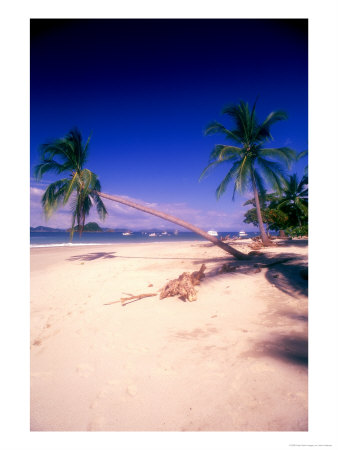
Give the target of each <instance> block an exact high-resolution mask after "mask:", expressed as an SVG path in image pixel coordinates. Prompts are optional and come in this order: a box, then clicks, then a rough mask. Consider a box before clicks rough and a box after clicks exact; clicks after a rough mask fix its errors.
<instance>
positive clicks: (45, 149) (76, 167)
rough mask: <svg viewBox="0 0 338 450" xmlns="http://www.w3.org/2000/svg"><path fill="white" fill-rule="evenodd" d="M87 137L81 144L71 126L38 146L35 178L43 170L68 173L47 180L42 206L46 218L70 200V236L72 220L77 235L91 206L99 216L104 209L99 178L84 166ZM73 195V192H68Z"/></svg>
mask: <svg viewBox="0 0 338 450" xmlns="http://www.w3.org/2000/svg"><path fill="white" fill-rule="evenodd" d="M89 141H90V137H89V138H88V139H87V142H86V143H85V144H84V143H83V141H82V136H81V133H80V132H79V131H78V130H77V129H76V128H74V129H72V130H71V131H70V132H69V133H68V135H66V136H65V137H64V138H61V139H57V140H54V141H52V142H47V143H45V144H42V145H41V147H40V157H41V162H40V164H38V165H37V166H36V167H35V177H36V178H37V179H38V180H39V179H41V178H42V176H43V175H44V174H45V173H48V172H54V173H57V174H61V173H64V172H67V173H68V177H67V178H62V179H60V180H57V181H55V182H54V183H51V184H50V185H49V186H48V187H47V189H46V191H45V192H44V194H43V196H42V200H41V203H42V206H43V210H44V213H45V216H46V218H49V217H50V216H51V215H52V214H53V212H54V211H55V210H56V209H57V208H58V207H59V206H61V205H65V204H66V203H68V201H69V200H71V210H72V224H71V229H70V237H71V239H72V237H73V234H74V226H75V222H76V223H77V228H78V230H79V235H80V236H81V234H82V231H83V228H84V224H85V218H86V217H87V216H88V214H89V212H90V209H91V207H92V206H93V205H95V206H96V209H97V212H98V214H99V217H100V218H101V219H104V218H105V217H106V215H107V210H106V208H105V206H104V204H103V202H102V200H101V198H100V197H99V196H98V195H97V191H100V190H101V185H100V181H99V180H98V178H97V176H96V175H95V173H93V172H91V171H90V170H88V169H86V168H84V164H85V162H86V160H87V155H88V146H89ZM72 194H73V195H72Z"/></svg>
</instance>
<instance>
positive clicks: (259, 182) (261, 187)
mask: <svg viewBox="0 0 338 450" xmlns="http://www.w3.org/2000/svg"><path fill="white" fill-rule="evenodd" d="M253 175H254V178H255V181H256V185H257V190H258V194H259V196H260V197H261V199H262V201H263V202H264V201H265V199H266V188H265V183H264V179H263V177H261V175H260V173H259V172H258V171H257V170H255V169H253Z"/></svg>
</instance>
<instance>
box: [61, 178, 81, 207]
mask: <svg viewBox="0 0 338 450" xmlns="http://www.w3.org/2000/svg"><path fill="white" fill-rule="evenodd" d="M79 186H80V177H79V174H78V173H77V172H75V173H73V177H72V179H71V181H70V183H69V186H68V188H67V192H66V193H65V196H64V199H63V204H64V205H65V204H66V203H67V202H68V200H69V197H70V195H71V193H72V192H73V191H74V189H76V188H77V187H79Z"/></svg>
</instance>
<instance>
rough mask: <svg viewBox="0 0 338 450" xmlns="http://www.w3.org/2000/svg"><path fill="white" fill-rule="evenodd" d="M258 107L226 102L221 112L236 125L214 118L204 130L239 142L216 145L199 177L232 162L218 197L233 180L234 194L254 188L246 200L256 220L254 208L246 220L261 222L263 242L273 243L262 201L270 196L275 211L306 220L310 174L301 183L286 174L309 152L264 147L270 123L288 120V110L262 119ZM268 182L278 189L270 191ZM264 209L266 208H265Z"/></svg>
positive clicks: (219, 187) (217, 193) (209, 133)
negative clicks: (268, 192)
mask: <svg viewBox="0 0 338 450" xmlns="http://www.w3.org/2000/svg"><path fill="white" fill-rule="evenodd" d="M255 109H256V103H255V104H254V105H253V108H252V109H251V110H250V109H249V105H248V104H247V103H244V102H240V103H239V105H230V106H227V107H226V108H224V109H223V111H222V113H223V114H225V115H227V116H228V117H229V118H230V119H232V121H233V122H234V128H233V129H232V130H229V129H227V128H225V127H224V126H223V125H222V124H220V123H218V122H212V123H211V124H210V125H209V126H208V127H207V129H206V131H205V133H206V134H207V135H211V134H221V135H223V136H225V137H226V138H228V139H229V140H230V141H232V142H233V143H234V144H236V145H216V146H215V148H214V149H213V151H212V152H211V155H210V161H209V164H208V166H207V167H206V168H205V169H204V171H203V172H202V175H201V177H200V179H202V178H203V177H204V176H205V175H206V173H208V171H209V170H210V169H211V168H213V167H216V166H219V165H223V164H229V163H231V167H230V169H229V170H228V171H227V173H226V175H225V177H224V178H223V180H222V181H221V183H220V185H219V186H218V188H217V189H216V195H217V198H220V196H221V195H222V194H224V192H225V190H226V188H227V187H228V185H229V183H230V182H231V181H233V182H234V188H233V198H234V197H235V194H236V192H239V193H241V194H243V193H244V192H245V191H247V190H250V191H251V192H253V194H254V198H253V199H252V200H249V201H248V202H246V203H245V204H250V203H252V204H253V205H254V206H255V208H254V215H255V217H254V219H255V220H253V218H252V215H253V214H252V211H249V216H248V217H246V219H247V220H246V222H247V223H254V224H255V225H258V226H259V229H260V233H261V237H262V242H263V244H264V245H270V244H271V241H270V240H269V238H268V236H267V233H266V231H265V228H264V225H263V222H268V220H267V219H266V217H265V220H264V218H263V216H262V202H265V201H267V200H270V201H271V204H270V207H272V208H275V209H277V213H276V212H275V214H274V215H275V216H279V218H282V216H283V214H284V216H285V215H286V211H285V210H287V211H288V212H289V213H290V212H291V213H292V214H291V215H292V216H296V217H297V218H298V219H299V225H301V223H300V216H301V215H302V217H303V218H304V217H306V220H307V195H308V194H307V175H306V176H304V177H303V179H302V180H301V182H300V183H298V180H297V175H296V174H294V175H291V176H289V178H287V176H286V175H285V169H290V167H291V165H292V163H293V162H294V161H296V160H298V159H300V158H301V157H303V156H305V154H306V152H302V153H300V154H299V155H297V154H296V152H295V151H294V150H292V149H290V148H288V147H279V148H268V147H263V145H264V144H265V143H266V142H268V141H270V140H271V139H272V136H271V126H272V125H273V124H275V123H276V122H278V121H281V120H285V119H286V118H287V114H286V113H285V112H284V111H276V112H272V113H270V114H269V115H268V116H267V118H266V119H265V120H264V121H263V122H262V123H259V121H258V119H257V116H256V111H255ZM267 186H268V187H270V188H272V189H274V191H275V192H274V193H273V194H267V189H266V188H267ZM267 195H268V196H267ZM263 209H264V210H265V211H266V208H263ZM278 213H279V214H278ZM300 213H301V214H300ZM272 216H273V215H272ZM275 224H276V223H275ZM270 228H271V227H270Z"/></svg>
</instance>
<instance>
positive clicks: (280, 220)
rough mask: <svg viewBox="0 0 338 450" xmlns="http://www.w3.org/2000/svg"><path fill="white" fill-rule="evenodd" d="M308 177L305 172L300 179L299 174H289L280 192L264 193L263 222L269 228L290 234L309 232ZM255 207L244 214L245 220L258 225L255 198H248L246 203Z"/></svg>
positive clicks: (260, 198) (262, 203)
mask: <svg viewBox="0 0 338 450" xmlns="http://www.w3.org/2000/svg"><path fill="white" fill-rule="evenodd" d="M307 184H308V177H307V175H306V174H305V175H304V176H303V177H302V179H301V180H300V181H299V180H298V177H297V174H292V175H289V177H288V178H286V179H285V180H284V185H283V188H282V190H281V192H280V193H270V194H266V193H263V195H262V196H259V203H260V208H261V213H262V219H263V222H264V223H265V225H266V228H267V231H268V230H276V231H278V230H284V231H285V233H286V234H288V235H289V236H299V235H302V236H304V235H307V234H308V187H307ZM250 204H252V205H253V206H254V208H251V209H249V210H248V211H247V212H246V213H245V214H244V217H245V219H244V222H245V223H252V224H253V225H254V226H258V219H257V210H256V204H255V199H254V198H253V199H251V200H248V201H246V202H245V203H244V205H243V206H245V205H250Z"/></svg>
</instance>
